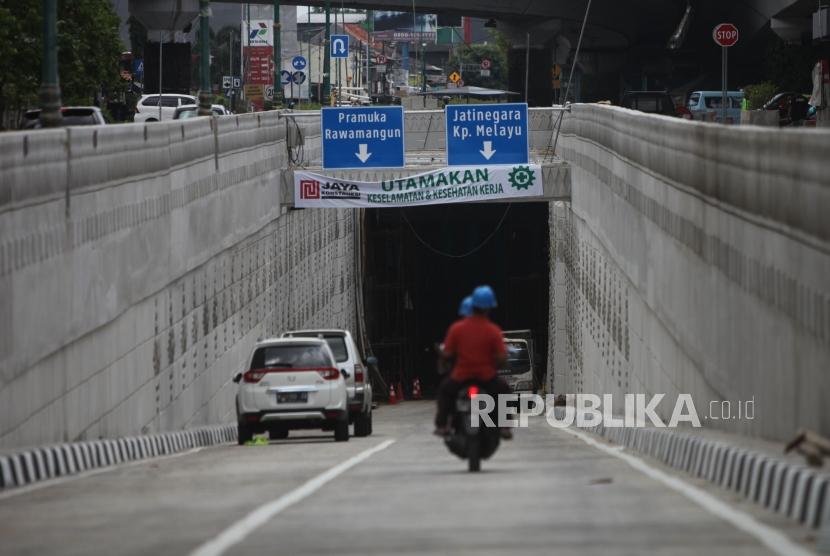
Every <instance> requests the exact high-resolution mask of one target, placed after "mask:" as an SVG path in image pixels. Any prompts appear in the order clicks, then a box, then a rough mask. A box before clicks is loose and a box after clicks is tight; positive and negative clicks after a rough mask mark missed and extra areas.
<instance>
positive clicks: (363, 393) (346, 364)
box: [282, 329, 374, 436]
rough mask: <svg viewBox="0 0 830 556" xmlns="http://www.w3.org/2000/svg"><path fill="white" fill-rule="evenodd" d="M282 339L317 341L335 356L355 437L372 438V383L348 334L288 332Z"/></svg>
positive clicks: (366, 363)
mask: <svg viewBox="0 0 830 556" xmlns="http://www.w3.org/2000/svg"><path fill="white" fill-rule="evenodd" d="M282 337H283V338H318V339H320V340H325V341H326V342H327V343H328V346H329V348H330V349H331V351H332V353H333V354H334V360H335V362H336V363H337V368H338V369H341V370H343V371H345V376H346V390H347V392H348V395H349V421H350V422H352V423H354V435H355V436H369V435H370V434H372V382H371V381H370V380H369V374H368V368H369V364H373V363H374V361H372V360H370V359H371V358H370V359H367V360H364V359H363V358H362V357H361V355H360V350H359V349H358V347H357V343H355V341H354V338H353V337H352V333H351V332H349V331H348V330H338V329H320V330H291V331H288V332H284V333H283V334H282Z"/></svg>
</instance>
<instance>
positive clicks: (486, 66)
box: [481, 58, 492, 70]
mask: <svg viewBox="0 0 830 556" xmlns="http://www.w3.org/2000/svg"><path fill="white" fill-rule="evenodd" d="M491 65H492V62H490V60H488V59H487V58H485V59H483V60H482V61H481V69H483V70H488V69H490V66H491Z"/></svg>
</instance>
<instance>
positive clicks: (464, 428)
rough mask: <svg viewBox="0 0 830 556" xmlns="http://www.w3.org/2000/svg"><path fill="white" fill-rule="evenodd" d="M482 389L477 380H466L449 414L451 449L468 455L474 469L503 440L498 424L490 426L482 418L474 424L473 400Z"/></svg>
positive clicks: (445, 441)
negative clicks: (476, 424)
mask: <svg viewBox="0 0 830 556" xmlns="http://www.w3.org/2000/svg"><path fill="white" fill-rule="evenodd" d="M483 390H484V389H483V387H482V386H481V385H480V384H477V383H475V382H470V383H467V384H464V385H463V386H462V387H461V388H460V389H459V391H458V396H457V397H456V399H455V404H454V406H453V411H452V413H451V415H450V432H449V434H448V435H447V436H445V437H444V443H445V444H446V445H447V448H448V449H449V450H450V452H452V453H453V454H455V455H456V456H458V457H459V458H461V459H466V460H467V462H468V469H469V470H470V471H471V472H476V471H480V470H481V460H482V459H487V458H489V457H490V456H492V455H493V454H494V453H495V452H496V450H497V449H498V447H499V443H500V442H501V434H500V432H499V429H498V427H488V426H486V425H485V424H484V422H483V421H481V420H479V422H478V426H477V427H474V426H472V419H471V415H472V404H473V400H475V397H476V396H477V395H478V394H479V393H480V392H483Z"/></svg>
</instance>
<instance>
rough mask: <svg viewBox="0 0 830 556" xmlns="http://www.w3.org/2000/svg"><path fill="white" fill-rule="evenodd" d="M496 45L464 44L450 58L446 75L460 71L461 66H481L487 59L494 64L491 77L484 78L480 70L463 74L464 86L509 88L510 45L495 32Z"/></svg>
mask: <svg viewBox="0 0 830 556" xmlns="http://www.w3.org/2000/svg"><path fill="white" fill-rule="evenodd" d="M493 33H494V39H495V41H494V43H488V44H470V45H465V44H462V45H461V46H460V47H459V48H457V49H456V51H455V53H454V54H453V56H451V57H450V60H449V63H448V67H446V68H444V69H445V70H446V73H448V74H449V73H451V72H452V71H453V70H458V69H459V68H460V67H461V64H462V63H463V64H474V65H476V66H478V65H480V64H481V61H482V60H484V59H485V58H486V59H488V60H490V61H491V62H492V66H491V67H490V76H489V77H482V76H481V73H480V72H479V71H478V70H475V71H469V70H468V71H465V72H462V75H463V80H464V85H468V86H476V87H488V88H492V89H506V88H507V50H508V48H509V45H508V44H507V41H506V40H505V39H504V37H502V36H501V34H500V33H498V32H495V31H493Z"/></svg>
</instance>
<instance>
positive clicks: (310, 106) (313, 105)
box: [294, 102, 322, 110]
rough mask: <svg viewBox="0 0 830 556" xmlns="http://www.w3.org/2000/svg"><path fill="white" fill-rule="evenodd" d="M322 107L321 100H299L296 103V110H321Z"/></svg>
mask: <svg viewBox="0 0 830 556" xmlns="http://www.w3.org/2000/svg"><path fill="white" fill-rule="evenodd" d="M321 107H322V105H321V104H320V103H319V102H299V103H297V104H295V105H294V110H320V108H321Z"/></svg>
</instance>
